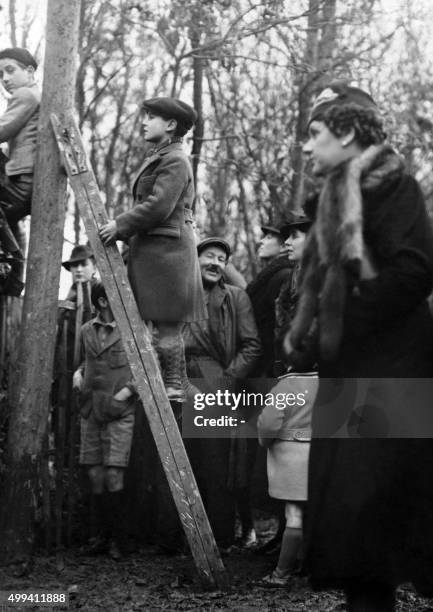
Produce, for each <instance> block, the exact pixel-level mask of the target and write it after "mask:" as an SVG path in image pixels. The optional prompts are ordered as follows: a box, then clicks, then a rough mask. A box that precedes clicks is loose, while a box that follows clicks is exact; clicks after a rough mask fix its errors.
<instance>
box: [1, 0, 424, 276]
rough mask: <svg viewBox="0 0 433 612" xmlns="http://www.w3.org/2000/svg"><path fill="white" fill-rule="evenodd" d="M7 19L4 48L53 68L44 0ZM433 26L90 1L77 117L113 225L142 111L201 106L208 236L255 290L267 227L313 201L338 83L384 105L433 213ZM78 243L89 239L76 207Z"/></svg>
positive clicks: (177, 2)
mask: <svg viewBox="0 0 433 612" xmlns="http://www.w3.org/2000/svg"><path fill="white" fill-rule="evenodd" d="M0 6H1V9H2V10H1V11H0V18H2V19H3V22H4V27H3V28H2V32H3V36H2V37H1V38H0V42H1V44H2V45H3V46H7V45H19V46H26V47H28V48H29V49H30V50H31V51H32V52H34V53H35V54H36V56H37V57H38V59H39V60H40V63H41V64H42V59H43V51H44V36H43V26H44V24H43V19H44V15H45V2H44V0H32V1H30V0H19V1H17V0H9V1H7V0H0ZM432 21H433V15H432V12H431V5H430V2H428V0H412V1H409V0H344V1H342V0H291V1H290V2H288V1H284V0H264V1H261V2H256V1H254V0H189V1H186V0H172V1H168V0H138V1H133V0H108V1H107V0H83V3H82V10H81V31H80V42H79V58H78V75H77V87H76V109H77V113H78V117H79V123H80V127H81V130H82V132H83V134H84V136H85V139H86V141H87V143H88V153H89V156H90V159H91V162H92V165H93V168H94V171H95V173H96V176H97V179H98V183H99V186H100V189H101V191H102V192H103V196H104V198H105V200H106V205H107V208H108V210H109V214H110V215H115V214H118V213H119V212H121V211H122V210H124V209H125V208H128V207H129V206H130V205H131V199H130V185H131V179H132V177H133V175H134V171H135V170H136V169H137V167H138V166H139V165H140V161H141V159H142V157H143V144H144V143H143V140H142V137H141V134H140V123H141V111H140V102H141V101H142V100H144V99H145V98H149V97H153V96H176V97H180V98H182V99H184V100H185V101H188V102H192V103H193V104H194V106H195V108H196V109H197V110H198V112H199V121H198V123H197V125H196V128H195V131H194V132H193V134H190V135H189V136H188V137H187V139H186V147H187V149H188V150H189V152H190V153H191V155H192V159H193V164H194V170H195V173H196V181H197V197H196V214H197V221H198V227H199V230H200V232H201V234H202V235H206V234H207V235H209V234H217V235H222V236H225V237H226V238H227V239H228V240H229V241H230V242H231V244H232V245H233V248H234V252H235V257H234V260H235V263H236V264H237V265H238V267H239V268H240V269H241V270H242V271H243V272H244V273H245V274H246V277H247V279H250V278H251V277H252V276H253V275H254V274H255V273H256V272H257V261H256V257H255V252H256V248H257V244H258V240H259V238H260V224H261V223H266V222H272V223H278V222H280V221H281V219H282V218H283V217H284V215H285V213H286V212H287V211H288V210H291V209H299V208H300V207H301V206H302V202H303V198H304V195H305V192H306V190H308V189H309V188H310V185H309V182H308V181H307V182H306V180H305V178H304V173H303V172H302V170H303V159H302V152H301V147H302V142H303V140H304V139H305V136H306V120H307V117H308V112H309V108H310V103H311V99H312V97H313V96H314V94H316V93H317V92H318V91H319V90H320V89H321V88H322V87H323V85H324V84H326V83H327V82H328V81H329V80H330V79H331V78H346V79H349V80H350V81H352V82H354V83H357V84H358V85H360V86H361V87H364V88H366V89H367V90H369V91H370V92H371V93H372V95H373V97H374V98H375V99H376V101H377V102H378V104H379V106H380V107H381V109H382V111H383V114H384V116H385V119H386V124H387V131H388V134H389V137H390V140H391V142H392V144H394V145H395V146H396V147H397V148H398V150H399V151H400V152H401V153H402V154H403V155H404V156H405V158H406V160H407V164H408V166H409V168H410V169H411V170H412V171H413V172H414V173H415V174H416V176H417V178H418V179H419V180H420V182H421V185H422V187H423V190H424V193H425V196H426V199H427V202H428V206H429V209H430V210H433V176H432V162H433V153H432V148H431V144H432V128H433V123H432V113H431V111H432V102H433V87H432V81H433V59H432V58H433V53H432V51H433V43H432V40H431V36H430V32H431V27H432V25H433V24H432ZM40 72H42V70H40ZM39 78H40V77H39ZM65 239H66V242H67V244H68V243H71V242H72V243H77V242H82V241H83V240H84V239H85V237H84V236H83V229H82V226H81V224H80V220H79V216H78V214H77V212H76V210H75V207H74V204H73V202H72V201H71V202H70V204H69V210H68V216H67V225H66V229H65ZM70 248H71V246H70V245H69V246H68V249H67V251H68V252H69V251H70Z"/></svg>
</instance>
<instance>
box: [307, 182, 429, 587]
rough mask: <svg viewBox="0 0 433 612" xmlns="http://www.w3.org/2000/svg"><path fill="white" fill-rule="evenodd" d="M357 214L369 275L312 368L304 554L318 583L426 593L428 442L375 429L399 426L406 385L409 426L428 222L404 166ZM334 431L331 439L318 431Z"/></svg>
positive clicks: (421, 360)
mask: <svg viewBox="0 0 433 612" xmlns="http://www.w3.org/2000/svg"><path fill="white" fill-rule="evenodd" d="M363 217H364V239H365V243H366V245H367V247H369V248H370V249H371V252H372V255H373V259H374V261H375V263H376V266H377V271H378V274H377V276H376V277H375V278H373V279H370V280H364V281H361V283H360V285H359V288H358V289H357V290H356V291H353V292H352V293H350V294H349V295H348V297H347V301H346V305H345V309H344V313H343V314H344V328H343V337H342V342H341V345H340V348H339V351H338V355H337V358H336V360H335V361H334V362H333V363H323V362H322V363H321V364H320V368H319V372H320V377H321V382H320V388H319V395H318V398H317V402H316V407H315V409H314V413H313V436H314V438H313V441H312V445H311V454H310V471H309V504H308V513H307V530H306V544H307V563H308V566H309V571H310V573H311V576H312V580H313V585H314V586H315V587H318V588H329V587H344V586H346V585H347V584H348V582H350V581H353V580H355V581H356V582H357V583H358V584H359V583H360V581H364V582H371V581H373V582H381V583H386V584H399V583H401V582H404V581H412V582H413V583H414V584H415V585H416V586H417V587H418V588H419V590H421V591H423V590H426V589H429V588H430V590H431V588H432V586H431V585H432V576H433V486H432V482H433V441H432V439H430V438H425V439H420V438H419V437H417V436H416V435H415V434H414V436H413V437H409V438H407V437H406V438H405V439H399V438H396V437H394V438H389V437H387V436H388V434H389V432H392V431H398V428H399V427H401V422H399V420H400V421H401V417H402V413H401V412H400V413H397V411H395V407H396V405H397V404H396V399H397V400H399V392H398V393H397V394H396V390H397V391H399V389H400V388H401V389H402V390H404V392H406V391H407V390H408V389H411V390H412V392H413V393H412V400H411V398H410V395H411V394H410V393H409V395H407V396H406V399H405V400H404V401H400V400H399V401H398V403H399V404H400V405H399V409H400V410H401V409H403V411H404V413H403V418H404V419H406V418H407V420H406V423H407V424H409V425H410V426H411V427H414V426H415V425H416V423H415V422H414V419H415V416H414V415H415V412H416V410H418V408H419V406H418V404H417V400H416V399H415V396H416V393H417V389H418V387H419V384H421V383H419V384H418V383H417V381H416V380H415V381H413V380H412V381H408V379H416V378H424V377H425V378H429V377H432V373H433V322H432V318H431V316H430V313H429V310H428V307H427V302H426V298H427V296H428V295H429V293H430V292H431V290H432V287H433V239H432V233H431V229H430V222H429V220H428V217H427V215H426V211H425V205H424V202H423V197H422V194H421V190H420V188H419V186H418V184H417V182H416V181H415V179H413V178H412V177H410V176H408V175H406V174H404V173H402V174H401V175H400V176H399V177H393V180H392V181H391V182H387V181H386V180H384V181H383V184H381V185H378V186H377V188H376V189H375V190H374V191H373V192H369V193H363ZM348 378H353V379H356V378H358V379H362V380H363V381H365V380H369V379H370V381H371V382H370V392H369V394H368V395H367V396H366V397H368V401H365V403H364V405H358V412H357V413H356V414H355V412H354V410H353V408H354V397H355V396H354V392H355V387H356V383H355V385H352V384H351V383H348V380H347V379H348ZM384 379H386V380H384ZM391 379H394V382H393V380H391ZM402 379H405V380H404V381H403V380H402ZM402 383H403V384H402ZM400 385H402V386H401V387H400ZM321 405H322V406H326V409H320V406H321ZM359 409H360V411H361V412H359ZM431 413H432V417H433V410H431ZM430 420H431V419H430ZM344 428H345V430H344ZM342 431H344V433H343V434H341V432H342ZM414 431H415V430H414ZM338 432H340V435H342V436H343V437H342V438H340V439H336V438H334V439H330V438H328V437H326V436H332V435H339V434H338ZM402 435H405V434H404V432H403V434H402ZM409 435H410V434H409ZM318 436H324V437H322V438H320V437H318Z"/></svg>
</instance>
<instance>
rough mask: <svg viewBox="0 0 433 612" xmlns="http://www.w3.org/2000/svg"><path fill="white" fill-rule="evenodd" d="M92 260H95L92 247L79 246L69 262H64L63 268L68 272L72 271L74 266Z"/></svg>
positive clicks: (73, 251) (75, 248) (74, 249)
mask: <svg viewBox="0 0 433 612" xmlns="http://www.w3.org/2000/svg"><path fill="white" fill-rule="evenodd" d="M91 258H94V255H93V253H92V250H91V249H90V247H89V246H87V244H78V245H77V246H74V248H73V249H72V253H71V256H70V257H69V259H68V260H67V261H62V266H63V267H64V268H66V270H70V269H71V265H72V264H74V263H77V262H78V261H85V260H86V259H91Z"/></svg>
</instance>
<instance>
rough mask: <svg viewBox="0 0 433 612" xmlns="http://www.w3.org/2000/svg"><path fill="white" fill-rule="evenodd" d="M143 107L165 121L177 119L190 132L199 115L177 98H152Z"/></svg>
mask: <svg viewBox="0 0 433 612" xmlns="http://www.w3.org/2000/svg"><path fill="white" fill-rule="evenodd" d="M142 106H143V108H144V109H145V110H147V111H152V112H153V113H155V115H160V116H161V117H164V118H165V119H176V121H178V122H179V123H181V124H182V125H183V126H185V128H187V129H188V130H189V129H191V128H192V126H193V125H194V123H195V122H196V121H197V113H196V111H195V110H194V109H193V108H192V106H190V105H189V104H186V102H182V100H178V99H177V98H150V99H149V100H145V101H144V102H143V104H142Z"/></svg>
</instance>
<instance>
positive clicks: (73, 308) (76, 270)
mask: <svg viewBox="0 0 433 612" xmlns="http://www.w3.org/2000/svg"><path fill="white" fill-rule="evenodd" d="M62 266H63V267H64V268H65V269H66V270H68V272H70V273H71V275H72V285H71V288H70V289H69V292H68V295H67V296H66V299H65V300H62V301H60V302H59V311H58V317H57V339H56V357H55V361H54V363H55V366H54V367H55V371H54V385H53V396H52V398H53V404H54V405H58V403H59V401H63V400H62V398H61V397H59V394H60V396H62V394H64V393H65V392H66V395H67V396H68V397H69V396H70V394H71V393H72V374H73V372H74V370H75V369H76V367H78V365H79V362H78V363H74V357H75V359H78V358H79V355H74V354H76V353H77V350H76V344H77V342H78V337H77V335H76V327H77V325H76V317H77V293H78V288H77V285H78V283H80V286H81V289H82V292H80V296H82V307H81V309H80V310H81V313H82V315H81V316H82V320H81V324H84V323H86V322H87V321H89V320H90V319H91V318H92V317H93V316H94V315H93V308H92V305H91V299H90V290H91V286H92V285H93V284H94V283H95V280H96V279H95V272H96V267H95V259H94V256H93V253H92V251H91V250H90V248H89V247H88V246H87V245H85V244H79V245H77V246H75V247H74V248H73V249H72V252H71V255H70V257H69V259H67V260H66V261H63V262H62ZM62 377H64V380H65V383H66V384H65V385H63V391H62V389H61V388H60V386H61V379H62ZM55 415H56V412H54V424H55V425H56V424H57V420H56V416H55Z"/></svg>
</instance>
